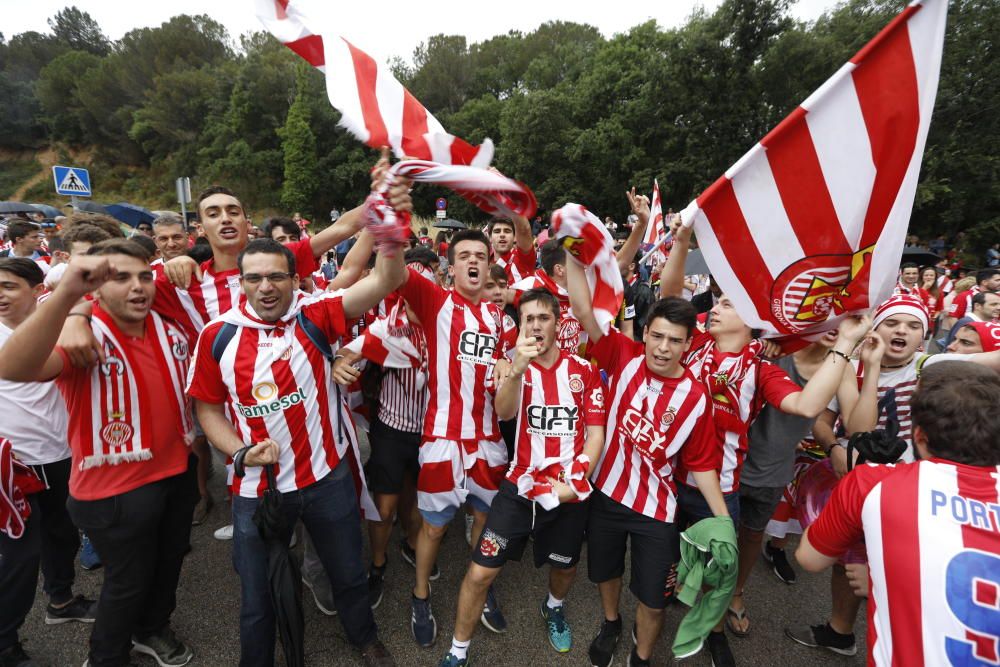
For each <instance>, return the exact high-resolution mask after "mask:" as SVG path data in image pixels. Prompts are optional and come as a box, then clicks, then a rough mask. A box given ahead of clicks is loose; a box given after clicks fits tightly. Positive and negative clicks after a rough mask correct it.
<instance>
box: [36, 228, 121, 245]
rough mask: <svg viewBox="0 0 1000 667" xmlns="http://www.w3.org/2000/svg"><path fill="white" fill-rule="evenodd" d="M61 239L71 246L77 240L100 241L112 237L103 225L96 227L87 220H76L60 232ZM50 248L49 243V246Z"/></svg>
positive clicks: (85, 241)
mask: <svg viewBox="0 0 1000 667" xmlns="http://www.w3.org/2000/svg"><path fill="white" fill-rule="evenodd" d="M62 238H63V241H65V242H66V247H67V248H70V247H72V246H71V244H73V243H76V242H77V241H82V242H83V243H90V244H94V243H100V242H101V241H107V240H108V239H110V238H112V236H111V234H109V233H108V232H107V230H105V229H104V228H103V227H98V226H97V225H92V224H90V223H87V222H77V223H75V224H73V225H70V226H69V228H68V229H67V230H66V231H65V232H63V234H62ZM49 247H50V248H51V245H50V246H49Z"/></svg>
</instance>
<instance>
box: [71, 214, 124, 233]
mask: <svg viewBox="0 0 1000 667" xmlns="http://www.w3.org/2000/svg"><path fill="white" fill-rule="evenodd" d="M76 225H90V226H91V227H97V228H98V229H101V230H103V231H104V232H105V233H107V235H108V238H112V239H123V238H125V232H123V231H122V228H121V223H120V222H118V221H117V220H115V219H114V218H112V217H111V216H110V215H104V214H102V213H74V214H73V215H71V216H70V217H69V220H68V221H67V223H66V224H65V225H64V226H63V233H64V234H65V233H66V231H67V230H69V229H72V228H73V227H75V226H76ZM81 240H83V239H81Z"/></svg>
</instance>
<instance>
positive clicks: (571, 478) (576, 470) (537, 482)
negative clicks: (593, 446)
mask: <svg viewBox="0 0 1000 667" xmlns="http://www.w3.org/2000/svg"><path fill="white" fill-rule="evenodd" d="M589 468H590V457H589V456H587V455H586V454H580V455H579V456H577V457H576V458H575V459H573V460H572V461H570V462H569V464H568V465H566V466H565V467H564V466H563V465H562V464H560V463H559V462H558V461H557V462H555V463H553V464H552V465H550V466H548V467H546V468H536V469H534V470H529V471H527V472H525V473H524V474H523V475H521V476H520V477H518V478H517V492H518V493H519V494H520V495H521V496H523V497H525V498H527V499H528V500H533V501H534V502H536V503H538V504H539V505H541V506H542V509H546V510H553V509H555V508H556V507H559V494H558V493H557V492H556V490H555V488H554V487H553V486H552V482H551V481H549V480H550V479H555V480H558V481H560V482H565V483H566V484H568V485H569V487H570V488H571V489H573V493H575V494H576V497H577V500H586V499H587V498H589V497H590V493H591V491H593V487H592V486H591V485H590V480H589V479H587V470H588V469H589Z"/></svg>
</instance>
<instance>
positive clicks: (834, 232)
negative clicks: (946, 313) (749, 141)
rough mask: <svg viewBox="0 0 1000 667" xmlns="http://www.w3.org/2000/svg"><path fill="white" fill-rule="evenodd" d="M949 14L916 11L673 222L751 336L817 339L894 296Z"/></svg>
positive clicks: (934, 4)
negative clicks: (692, 237)
mask: <svg viewBox="0 0 1000 667" xmlns="http://www.w3.org/2000/svg"><path fill="white" fill-rule="evenodd" d="M946 10H947V2H946V0H923V1H920V0H917V1H915V2H912V3H911V4H910V5H909V6H908V7H907V8H906V9H905V10H904V11H903V12H902V13H901V14H900V15H899V16H897V17H896V18H895V19H894V20H893V21H892V22H891V23H890V24H889V25H888V26H887V27H886V28H884V29H883V30H882V31H881V32H880V33H879V34H878V35H876V36H875V38H874V39H873V40H872V41H871V42H869V43H868V44H866V45H865V46H864V47H863V48H862V49H861V50H860V51H859V52H858V53H857V54H856V55H855V56H854V57H853V58H851V60H850V61H849V62H848V63H847V64H845V65H844V66H843V67H841V68H840V70H838V71H837V73H836V74H834V75H833V76H832V77H831V78H830V79H829V80H827V81H826V82H825V83H824V84H823V85H822V86H820V88H819V89H818V90H816V92H814V93H813V94H812V95H810V96H809V98H808V99H806V100H805V102H803V103H802V104H801V106H799V107H798V108H797V109H795V110H794V111H793V112H792V113H791V114H789V115H788V117H787V118H785V119H784V120H783V121H782V122H781V123H780V124H779V125H778V126H777V127H776V128H774V129H773V130H772V131H771V132H770V133H769V134H768V135H767V136H765V137H764V138H763V139H761V141H760V143H758V144H757V145H756V146H754V147H753V148H751V149H750V151H749V152H747V154H746V155H744V156H743V157H742V158H740V160H739V161H737V162H736V164H734V165H733V166H732V167H730V168H729V169H728V170H727V171H726V173H725V174H724V175H723V176H722V177H721V178H719V180H717V181H716V182H715V183H714V184H712V185H711V186H710V187H709V188H708V189H707V190H705V192H703V193H702V194H701V196H700V197H698V199H697V200H695V201H694V202H692V203H691V204H690V205H689V206H688V207H687V208H686V209H685V210H684V211H683V213H682V214H681V217H682V219H683V220H684V222H685V224H688V225H691V224H693V225H694V229H695V232H696V233H697V235H698V244H699V247H701V249H702V252H703V253H704V257H705V260H706V261H707V262H708V266H709V268H710V269H711V270H712V274H713V275H714V276H715V279H716V280H717V281H718V283H719V285H720V286H721V287H722V289H723V291H724V292H725V293H726V294H727V295H728V296H729V297H730V298H731V299H732V301H733V303H734V305H735V307H736V309H737V312H738V313H739V314H740V316H741V317H742V318H743V320H744V322H746V323H747V324H748V325H749V326H751V327H754V328H760V329H763V330H764V331H765V332H766V334H767V335H769V337H780V336H784V335H795V334H798V335H802V334H808V333H812V332H818V331H822V330H826V329H830V328H832V327H834V326H836V324H837V323H838V322H839V320H840V319H842V317H843V316H844V315H845V314H847V313H850V312H858V311H863V310H867V309H868V308H871V307H873V306H875V305H878V304H879V303H881V302H882V301H883V300H885V299H886V298H887V297H888V296H889V295H890V294H891V293H892V288H893V285H894V284H895V279H896V271H897V268H898V266H899V259H900V256H901V254H902V250H903V244H904V240H905V236H906V228H907V224H908V222H909V219H910V215H911V212H912V207H913V197H914V193H915V191H916V187H917V177H918V176H919V172H920V161H921V157H922V155H923V150H924V143H925V141H926V139H927V131H928V127H929V126H930V120H931V112H932V110H933V108H934V99H935V96H936V94H937V86H938V76H939V72H940V68H941V50H942V46H943V43H944V29H945V15H946Z"/></svg>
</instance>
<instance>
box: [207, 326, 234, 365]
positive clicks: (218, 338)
mask: <svg viewBox="0 0 1000 667" xmlns="http://www.w3.org/2000/svg"><path fill="white" fill-rule="evenodd" d="M236 329H237V326H236V325H235V324H232V323H231V322H225V323H223V325H222V326H221V327H219V330H218V331H217V332H215V340H213V341H212V358H213V359H215V360H216V361H217V362H218V361H219V360H220V359H222V353H223V352H225V351H226V346H228V345H229V341H231V340H232V339H233V336H235V335H236Z"/></svg>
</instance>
